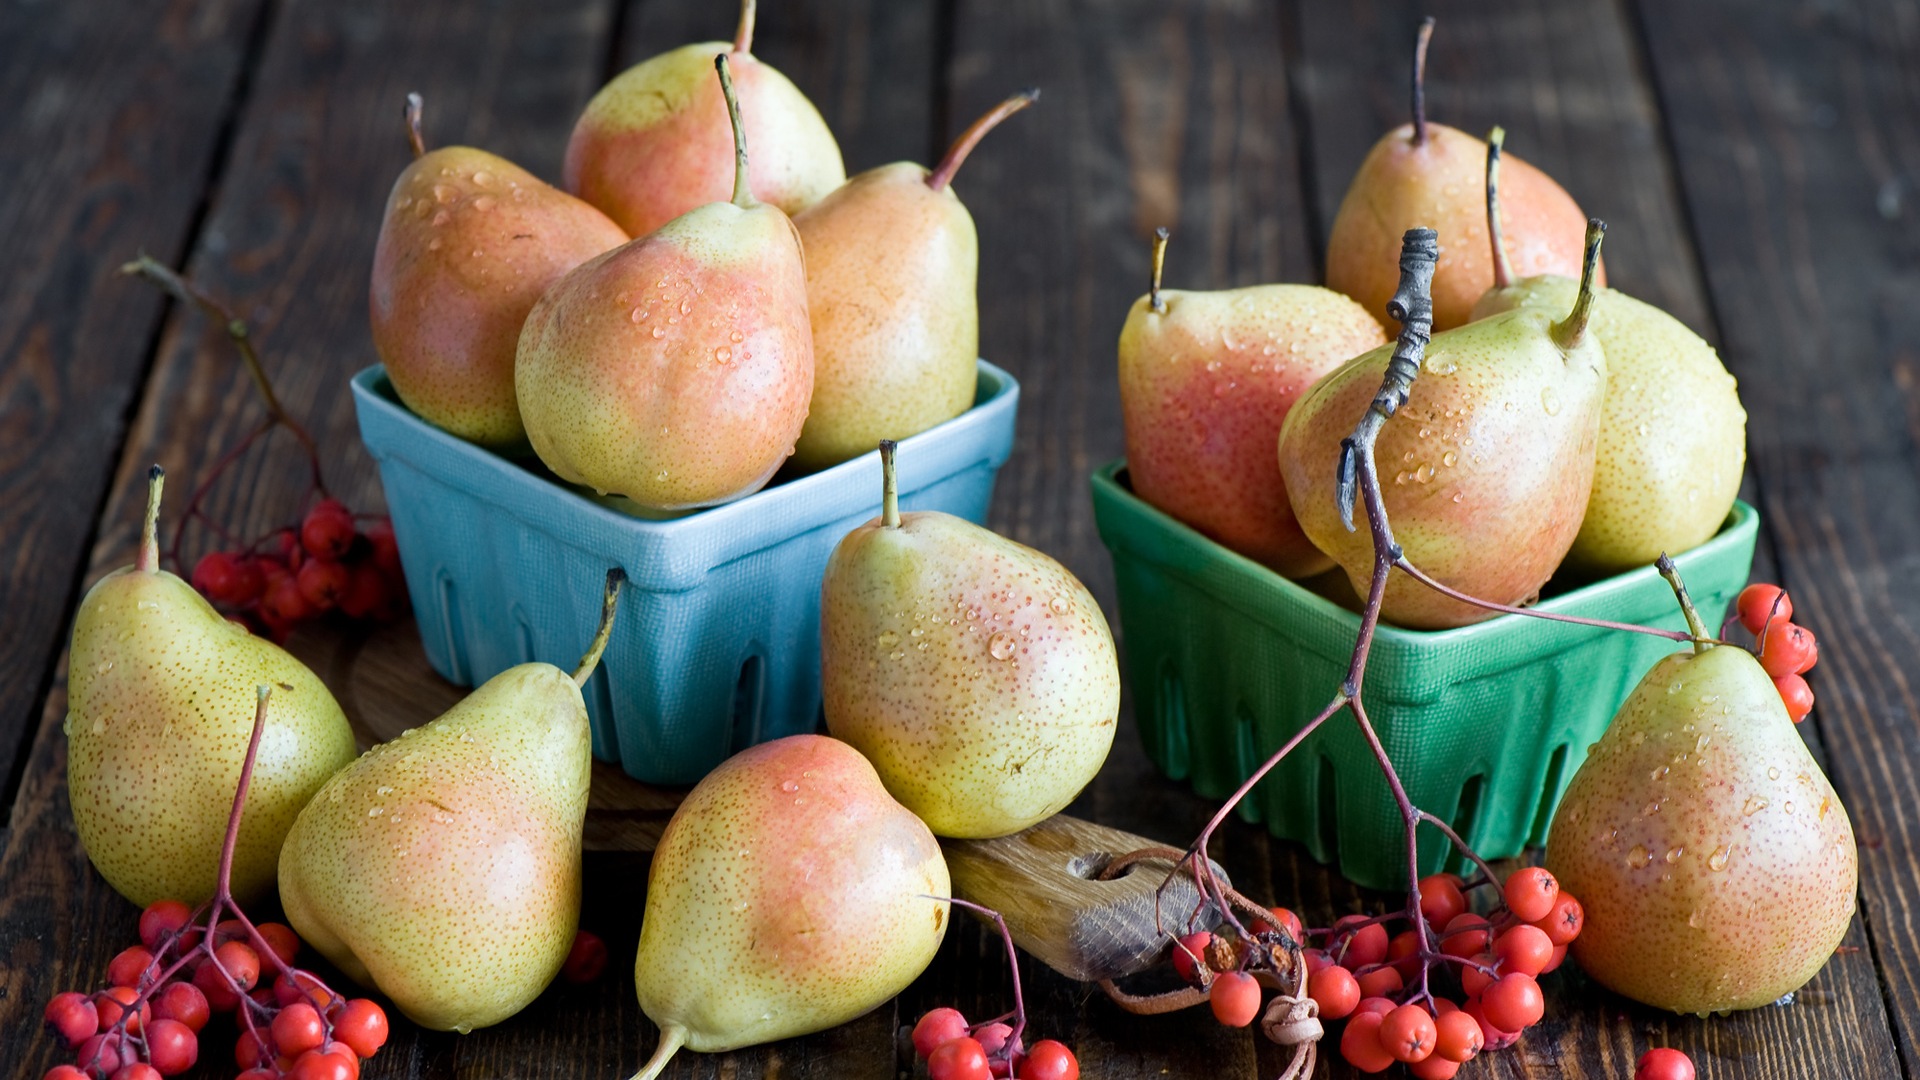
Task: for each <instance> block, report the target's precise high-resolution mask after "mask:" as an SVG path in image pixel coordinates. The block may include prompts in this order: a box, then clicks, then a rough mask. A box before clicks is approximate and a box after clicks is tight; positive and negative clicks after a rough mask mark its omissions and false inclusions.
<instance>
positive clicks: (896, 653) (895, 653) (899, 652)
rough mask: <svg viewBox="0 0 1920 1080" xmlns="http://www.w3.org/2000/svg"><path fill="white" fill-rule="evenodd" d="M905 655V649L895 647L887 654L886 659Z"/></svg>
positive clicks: (899, 657) (897, 658) (894, 658)
mask: <svg viewBox="0 0 1920 1080" xmlns="http://www.w3.org/2000/svg"><path fill="white" fill-rule="evenodd" d="M906 655H907V651H906V650H905V649H895V650H893V651H892V652H890V653H888V654H887V659H889V660H899V659H901V658H902V657H905V656H906Z"/></svg>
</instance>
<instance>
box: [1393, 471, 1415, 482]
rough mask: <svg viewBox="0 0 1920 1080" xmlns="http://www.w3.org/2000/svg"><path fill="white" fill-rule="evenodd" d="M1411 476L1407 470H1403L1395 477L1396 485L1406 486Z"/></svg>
mask: <svg viewBox="0 0 1920 1080" xmlns="http://www.w3.org/2000/svg"><path fill="white" fill-rule="evenodd" d="M1410 475H1412V474H1411V473H1409V472H1407V471H1406V470H1405V469H1402V470H1400V471H1399V472H1397V473H1395V474H1394V475H1393V482H1394V483H1396V484H1404V483H1406V482H1407V477H1408V476H1410Z"/></svg>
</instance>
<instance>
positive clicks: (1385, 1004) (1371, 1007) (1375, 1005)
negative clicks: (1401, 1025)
mask: <svg viewBox="0 0 1920 1080" xmlns="http://www.w3.org/2000/svg"><path fill="white" fill-rule="evenodd" d="M1397 1008H1399V1006H1398V1005H1395V1004H1394V1002H1393V999H1392V998H1383V997H1363V998H1361V999H1360V1004H1358V1005H1355V1006H1354V1007H1353V1015H1355V1016H1364V1015H1366V1014H1367V1013H1372V1014H1374V1015H1375V1016H1385V1015H1387V1014H1388V1013H1390V1012H1392V1011H1393V1010H1395V1009H1397Z"/></svg>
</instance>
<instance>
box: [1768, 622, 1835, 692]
mask: <svg viewBox="0 0 1920 1080" xmlns="http://www.w3.org/2000/svg"><path fill="white" fill-rule="evenodd" d="M1819 657H1820V645H1819V643H1818V642H1816V641H1814V639H1813V631H1811V630H1809V629H1807V628H1806V627H1804V626H1800V625H1797V624H1795V623H1790V622H1778V621H1776V622H1775V623H1774V624H1773V625H1772V626H1770V627H1768V628H1767V632H1766V633H1764V634H1762V635H1760V666H1761V667H1763V668H1766V669H1767V674H1768V675H1771V676H1773V677H1774V678H1776V679H1777V678H1779V677H1780V676H1782V675H1798V674H1800V673H1802V672H1804V671H1807V670H1808V669H1810V668H1812V667H1813V664H1814V661H1815V660H1817V659H1819Z"/></svg>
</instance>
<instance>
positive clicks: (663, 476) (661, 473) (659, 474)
mask: <svg viewBox="0 0 1920 1080" xmlns="http://www.w3.org/2000/svg"><path fill="white" fill-rule="evenodd" d="M653 478H654V479H655V480H658V481H660V482H662V483H665V482H666V479H667V470H665V469H661V470H660V471H659V472H657V473H654V474H653Z"/></svg>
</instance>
